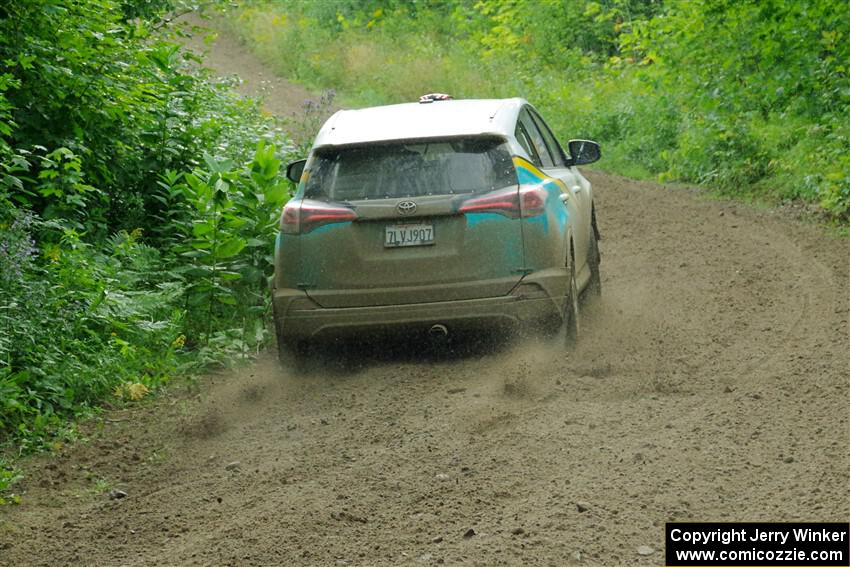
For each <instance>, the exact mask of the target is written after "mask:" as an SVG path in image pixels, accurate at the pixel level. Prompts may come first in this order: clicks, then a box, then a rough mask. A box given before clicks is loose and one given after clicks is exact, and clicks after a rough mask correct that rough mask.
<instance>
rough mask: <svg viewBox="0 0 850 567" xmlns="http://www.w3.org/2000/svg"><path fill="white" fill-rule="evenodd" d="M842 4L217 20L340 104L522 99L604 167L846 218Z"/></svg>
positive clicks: (849, 23) (327, 5)
mask: <svg viewBox="0 0 850 567" xmlns="http://www.w3.org/2000/svg"><path fill="white" fill-rule="evenodd" d="M845 8H846V7H845V5H844V3H842V2H840V1H838V0H814V1H811V2H810V1H802V0H795V1H790V2H788V1H785V2H780V1H778V0H769V1H761V0H758V1H757V0H745V1H742V2H728V1H725V0H720V1H716V2H691V1H688V0H665V1H661V0H598V1H593V0H576V1H570V2H563V1H561V0H443V1H441V2H433V3H420V2H404V1H401V0H370V1H369V2H366V3H361V2H354V1H351V0H333V1H331V0H329V1H327V2H304V1H299V0H278V1H275V2H269V1H262V0H257V1H254V2H250V3H248V4H247V5H245V6H243V7H242V8H241V9H240V10H238V11H237V12H236V13H235V14H234V15H233V17H232V18H231V19H230V20H229V21H228V22H225V25H229V26H230V28H231V29H233V30H235V31H236V32H237V33H239V34H241V36H242V37H243V38H244V39H245V40H246V41H247V42H249V43H250V44H252V45H253V46H254V47H255V49H256V50H257V52H258V53H259V54H260V55H261V56H263V57H265V58H266V59H267V60H268V61H269V62H270V64H272V65H275V66H276V67H277V69H278V71H279V72H280V73H281V74H283V75H284V76H287V77H292V78H295V79H297V80H301V81H304V82H307V83H309V84H312V85H313V86H316V87H320V88H327V87H332V88H334V89H336V90H337V92H338V93H339V94H340V96H341V97H342V98H343V100H344V101H346V102H347V103H348V104H353V105H369V104H383V103H391V102H402V101H410V100H416V98H417V97H418V96H419V95H420V94H422V93H425V92H449V93H452V94H453V95H455V96H457V97H487V96H517V95H519V96H524V97H525V98H527V99H529V100H531V101H532V102H534V104H535V105H536V106H538V107H540V109H541V110H542V111H543V112H544V114H545V115H546V116H547V117H548V119H549V120H550V122H551V123H552V124H551V125H552V126H553V128H554V129H555V130H556V131H557V133H558V134H559V136H560V137H561V138H562V139H569V138H579V137H591V138H595V139H598V140H599V141H600V142H602V143H603V144H604V148H605V160H604V161H603V162H602V164H601V165H602V167H606V168H608V169H610V170H613V171H617V172H619V173H624V174H627V175H634V176H639V177H657V178H659V179H661V180H663V181H674V180H675V181H685V182H693V183H700V184H704V185H706V186H709V187H712V188H715V189H719V190H722V191H724V192H726V193H728V194H731V195H745V194H746V195H757V196H761V197H762V198H767V199H774V200H776V199H803V200H806V201H809V202H811V203H815V204H818V205H820V206H821V207H822V208H823V210H824V211H825V212H827V213H828V214H830V215H832V216H833V217H834V218H836V219H844V220H847V219H848V217H849V216H850V198H848V195H849V194H850V186H848V179H850V168H848V158H847V156H848V155H850V131H848V129H850V126H848V122H847V120H846V116H847V113H848V106H850V73H848V61H850V41H848V39H850V18H847V17H846V9H845Z"/></svg>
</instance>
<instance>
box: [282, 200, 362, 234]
mask: <svg viewBox="0 0 850 567" xmlns="http://www.w3.org/2000/svg"><path fill="white" fill-rule="evenodd" d="M356 219H357V213H356V212H354V209H350V208H348V207H345V206H342V205H334V204H331V203H325V202H323V201H311V200H310V199H300V200H292V201H290V202H288V203H287V204H286V206H285V207H284V208H283V214H281V215H280V231H281V232H283V233H284V234H305V233H307V232H310V231H311V230H315V229H317V228H319V227H320V226H324V225H326V224H333V223H338V222H349V221H353V220H356Z"/></svg>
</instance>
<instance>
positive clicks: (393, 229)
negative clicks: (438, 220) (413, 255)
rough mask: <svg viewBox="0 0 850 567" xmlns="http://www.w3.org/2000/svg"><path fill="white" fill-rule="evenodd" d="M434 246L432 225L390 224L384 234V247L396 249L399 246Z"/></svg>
mask: <svg viewBox="0 0 850 567" xmlns="http://www.w3.org/2000/svg"><path fill="white" fill-rule="evenodd" d="M429 244H434V225H433V224H428V223H419V224H391V225H388V226H387V227H386V230H385V232H384V246H385V247H386V248H398V247H399V246H427V245H429Z"/></svg>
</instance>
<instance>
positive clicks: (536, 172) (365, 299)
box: [272, 95, 600, 361]
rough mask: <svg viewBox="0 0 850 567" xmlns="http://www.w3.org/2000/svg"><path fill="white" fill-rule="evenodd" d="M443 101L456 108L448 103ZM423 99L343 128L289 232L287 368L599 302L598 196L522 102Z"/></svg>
mask: <svg viewBox="0 0 850 567" xmlns="http://www.w3.org/2000/svg"><path fill="white" fill-rule="evenodd" d="M443 96H444V95H443ZM447 98H448V97H444V98H428V97H423V99H422V101H420V102H419V103H410V104H397V105H391V106H382V107H374V108H365V109H361V110H344V111H339V112H337V113H336V114H334V115H333V116H332V117H331V118H330V119H329V120H328V121H327V122H326V123H325V125H324V126H323V127H322V129H321V130H320V132H319V134H318V136H317V137H316V140H315V143H314V145H313V148H312V150H311V151H310V155H309V157H308V158H307V159H306V160H299V161H296V162H293V163H291V164H290V165H289V167H288V170H287V175H288V176H289V178H290V179H292V180H293V181H295V182H297V183H298V189H297V192H296V194H295V195H294V197H293V198H292V199H291V200H290V201H289V203H287V205H286V207H285V208H284V210H283V214H282V215H281V221H280V231H279V234H278V237H277V241H276V245H275V274H274V278H273V281H272V295H273V307H274V318H275V326H276V330H277V337H278V343H279V347H280V349H279V350H280V354H281V359H282V360H284V361H292V360H293V359H296V358H297V357H299V356H300V355H302V353H303V348H304V346H305V345H306V344H307V343H308V342H309V341H310V340H312V339H314V338H317V337H322V336H327V335H334V334H345V333H363V332H368V331H369V330H379V329H380V330H386V329H388V328H389V329H392V328H395V327H407V328H414V329H415V328H421V329H422V330H423V331H426V332H427V331H429V330H430V331H431V332H432V333H433V332H436V333H443V332H447V331H448V330H451V329H452V328H458V327H469V326H475V327H479V326H480V327H485V326H489V325H493V324H509V325H515V324H535V323H538V322H548V323H550V324H551V322H552V321H555V322H556V323H557V324H558V325H560V326H561V328H562V330H563V332H564V334H565V336H566V339H567V340H570V339H574V338H575V336H576V334H577V332H578V295H579V293H580V292H581V291H582V290H584V289H590V290H592V291H593V292H596V293H598V292H599V290H600V280H599V252H598V247H597V238H598V233H597V231H596V227H595V212H594V207H593V192H592V188H591V185H590V183H589V182H588V181H587V180H586V179H585V178H584V177H583V176H582V175H581V173H580V172H579V171H578V170H577V169H576V167H575V166H577V165H581V164H586V163H592V162H594V161H596V160H597V159H599V155H600V151H599V146H598V145H597V144H596V143H594V142H590V141H585V140H572V141H570V143H569V144H568V153H567V152H564V150H563V149H562V148H561V145H560V144H559V143H558V141H557V140H556V139H555V137H554V135H553V134H552V132H551V130H550V129H549V127H548V126H547V125H546V123H545V122H544V121H543V119H542V118H541V117H540V115H539V114H538V113H537V112H536V110H535V109H534V108H533V107H532V106H531V105H530V104H528V102H526V101H525V100H523V99H520V98H513V99H504V100H447Z"/></svg>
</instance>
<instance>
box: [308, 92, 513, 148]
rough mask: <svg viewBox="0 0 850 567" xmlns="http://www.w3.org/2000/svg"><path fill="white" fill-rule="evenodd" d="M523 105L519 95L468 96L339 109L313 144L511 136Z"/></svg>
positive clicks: (323, 145) (317, 146) (318, 145)
mask: <svg viewBox="0 0 850 567" xmlns="http://www.w3.org/2000/svg"><path fill="white" fill-rule="evenodd" d="M525 104H527V103H526V101H525V100H524V99H521V98H507V99H469V100H442V101H435V102H428V103H419V102H413V103H404V104H392V105H388V106H375V107H371V108H362V109H359V110H340V111H338V112H337V113H336V114H334V115H333V116H331V117H330V118H329V119H328V121H327V122H325V125H324V126H322V129H321V130H320V131H319V134H318V135H317V136H316V141H315V143H314V144H313V147H314V148H319V147H325V146H345V145H355V144H369V143H375V142H382V141H392V140H414V139H423V138H448V137H456V136H475V135H482V134H495V135H498V136H502V137H511V136H513V134H514V128H515V125H516V120H517V115H518V114H519V111H520V109H522V107H523V106H524V105H525Z"/></svg>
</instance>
